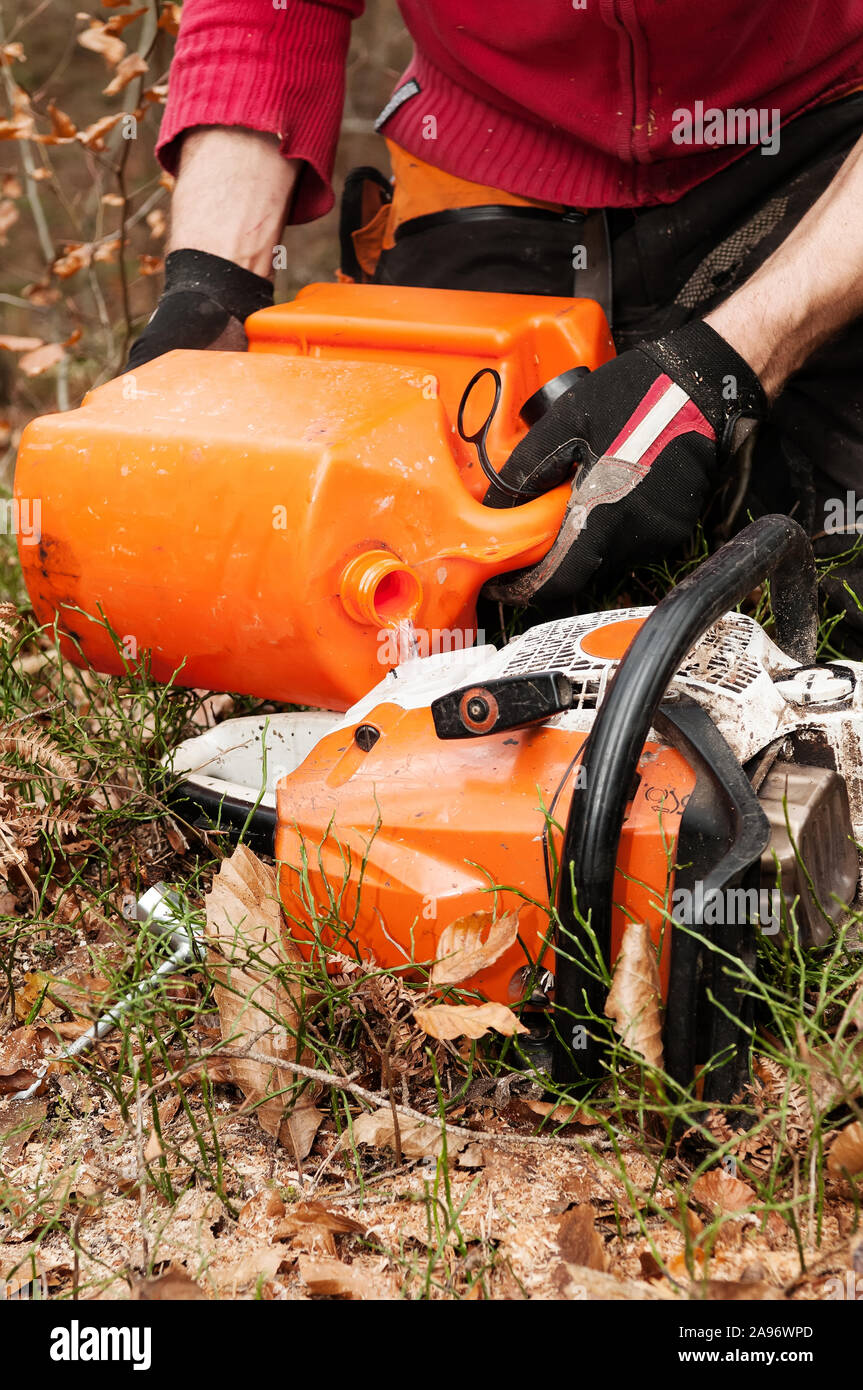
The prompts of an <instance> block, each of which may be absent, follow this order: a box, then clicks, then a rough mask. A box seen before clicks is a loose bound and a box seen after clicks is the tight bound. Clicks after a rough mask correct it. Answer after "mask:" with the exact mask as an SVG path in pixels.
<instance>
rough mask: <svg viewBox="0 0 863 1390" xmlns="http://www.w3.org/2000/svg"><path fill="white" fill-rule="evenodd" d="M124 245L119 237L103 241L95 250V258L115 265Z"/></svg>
mask: <svg viewBox="0 0 863 1390" xmlns="http://www.w3.org/2000/svg"><path fill="white" fill-rule="evenodd" d="M122 245H123V243H122V241H121V240H120V238H119V237H114V238H112V240H111V241H101V242H100V243H99V245H98V246H97V247H96V249H95V250H94V252H93V260H94V261H107V262H109V263H110V264H112V265H113V263H114V261H116V259H117V256H118V253H119V251H120V247H121V246H122Z"/></svg>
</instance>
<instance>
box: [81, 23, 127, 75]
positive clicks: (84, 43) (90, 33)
mask: <svg viewBox="0 0 863 1390" xmlns="http://www.w3.org/2000/svg"><path fill="white" fill-rule="evenodd" d="M78 42H79V44H80V45H81V47H82V48H87V49H89V50H90V52H91V53H101V55H102V57H103V58H104V59H105V62H106V63H107V64H108V67H109V68H115V67H116V66H117V64H118V63H119V62H120V61H121V59H122V58H123V57H124V55H125V52H126V45H125V44H124V42H123V40H122V39H118V38H117V37H116V36H115V35H114V34H111V33H109V31H108V25H107V24H106V23H104V22H103V21H102V20H101V19H91V20H90V27H89V29H85V30H84V31H83V32H82V33H80V34H79V35H78Z"/></svg>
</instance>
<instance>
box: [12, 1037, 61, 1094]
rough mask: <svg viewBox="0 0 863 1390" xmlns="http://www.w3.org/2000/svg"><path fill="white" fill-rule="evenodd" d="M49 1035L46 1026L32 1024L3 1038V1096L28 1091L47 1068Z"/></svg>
mask: <svg viewBox="0 0 863 1390" xmlns="http://www.w3.org/2000/svg"><path fill="white" fill-rule="evenodd" d="M49 1037H50V1034H49V1033H48V1030H47V1029H46V1028H33V1027H31V1026H30V1025H28V1026H26V1027H24V1028H14V1029H13V1030H12V1032H11V1033H7V1034H6V1036H5V1038H2V1039H0V1095H3V1096H5V1095H12V1094H14V1092H15V1091H23V1090H26V1088H27V1087H28V1086H32V1084H33V1082H34V1081H35V1080H36V1079H37V1077H39V1076H41V1075H42V1074H43V1072H46V1071H47V1067H46V1064H45V1060H44V1058H45V1044H46V1042H47V1041H48V1039H49Z"/></svg>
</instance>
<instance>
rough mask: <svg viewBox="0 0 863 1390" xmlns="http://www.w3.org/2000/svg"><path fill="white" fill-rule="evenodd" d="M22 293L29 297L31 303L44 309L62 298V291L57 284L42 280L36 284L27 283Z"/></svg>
mask: <svg viewBox="0 0 863 1390" xmlns="http://www.w3.org/2000/svg"><path fill="white" fill-rule="evenodd" d="M21 295H22V297H23V298H24V299H29V301H30V303H31V304H35V305H36V307H37V308H39V309H44V308H46V307H47V306H48V305H49V304H56V303H57V300H58V299H59V298H60V291H59V290H58V289H57V287H56V285H51V284H48V283H45V282H40V283H38V284H34V285H25V286H24V289H23V290H22V291H21Z"/></svg>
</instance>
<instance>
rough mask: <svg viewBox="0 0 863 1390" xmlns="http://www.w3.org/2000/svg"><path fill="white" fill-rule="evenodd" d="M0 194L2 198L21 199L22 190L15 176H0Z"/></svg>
mask: <svg viewBox="0 0 863 1390" xmlns="http://www.w3.org/2000/svg"><path fill="white" fill-rule="evenodd" d="M0 193H2V194H3V197H4V198H21V197H23V195H24V190H23V188H22V187H21V182H20V180H19V178H18V176H17V174H3V175H0Z"/></svg>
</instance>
